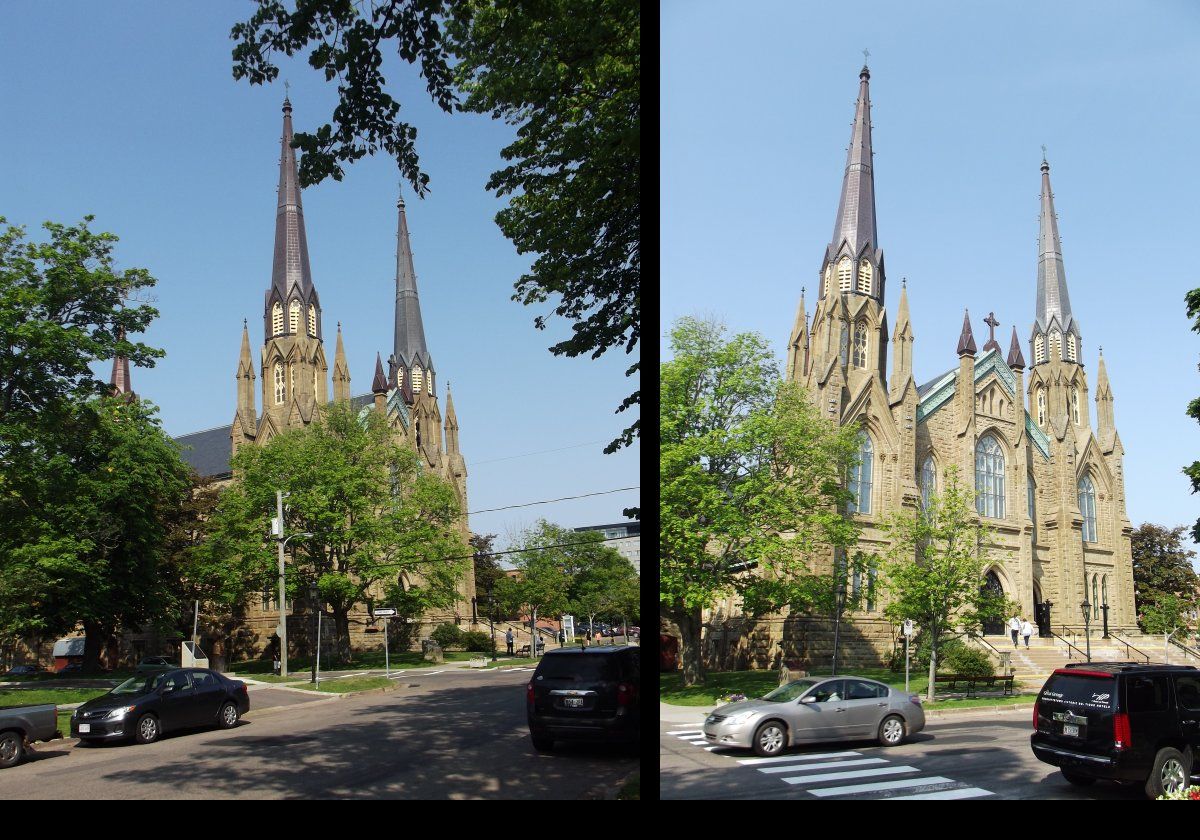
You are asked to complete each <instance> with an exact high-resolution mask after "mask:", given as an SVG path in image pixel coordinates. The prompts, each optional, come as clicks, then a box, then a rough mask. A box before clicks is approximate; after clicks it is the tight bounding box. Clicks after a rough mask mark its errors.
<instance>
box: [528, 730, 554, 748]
mask: <svg viewBox="0 0 1200 840" xmlns="http://www.w3.org/2000/svg"><path fill="white" fill-rule="evenodd" d="M529 740H531V741H533V748H534V749H535V750H537V751H538V752H551V751H552V750H553V749H554V739H553V738H551V737H549V736H547V735H532V734H531V735H530V736H529Z"/></svg>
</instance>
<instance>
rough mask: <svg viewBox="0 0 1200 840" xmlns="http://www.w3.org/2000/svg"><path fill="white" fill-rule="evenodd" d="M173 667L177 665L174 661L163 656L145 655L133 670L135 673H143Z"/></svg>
mask: <svg viewBox="0 0 1200 840" xmlns="http://www.w3.org/2000/svg"><path fill="white" fill-rule="evenodd" d="M175 667H177V666H176V665H175V663H174V662H172V661H171V660H169V659H167V657H165V656H147V657H146V658H145V659H143V660H142V661H141V662H139V663H138V664H137V667H136V668H134V669H133V670H134V673H136V674H145V673H148V672H150V671H162V670H164V669H170V668H175Z"/></svg>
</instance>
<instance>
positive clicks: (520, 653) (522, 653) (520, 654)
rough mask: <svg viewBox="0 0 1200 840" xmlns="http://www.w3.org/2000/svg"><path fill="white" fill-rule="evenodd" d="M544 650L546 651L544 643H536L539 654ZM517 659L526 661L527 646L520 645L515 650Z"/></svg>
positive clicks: (527, 656) (527, 654) (527, 655)
mask: <svg viewBox="0 0 1200 840" xmlns="http://www.w3.org/2000/svg"><path fill="white" fill-rule="evenodd" d="M545 650H546V643H545V642H539V643H538V652H539V653H541V652H543V651H545ZM517 658H518V659H528V658H529V645H521V646H520V647H519V648H517Z"/></svg>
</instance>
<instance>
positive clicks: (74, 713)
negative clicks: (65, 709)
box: [71, 707, 79, 720]
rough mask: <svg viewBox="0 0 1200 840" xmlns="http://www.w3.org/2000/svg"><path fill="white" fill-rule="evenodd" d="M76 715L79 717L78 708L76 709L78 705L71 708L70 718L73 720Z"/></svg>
mask: <svg viewBox="0 0 1200 840" xmlns="http://www.w3.org/2000/svg"><path fill="white" fill-rule="evenodd" d="M77 717H79V709H78V707H76V708H75V709H73V710H72V711H71V720H75V718H77Z"/></svg>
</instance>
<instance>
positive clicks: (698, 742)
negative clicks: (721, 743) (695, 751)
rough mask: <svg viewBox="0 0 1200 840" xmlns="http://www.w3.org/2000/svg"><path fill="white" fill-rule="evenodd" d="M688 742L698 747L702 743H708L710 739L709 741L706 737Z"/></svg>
mask: <svg viewBox="0 0 1200 840" xmlns="http://www.w3.org/2000/svg"><path fill="white" fill-rule="evenodd" d="M688 743H689V744H691V745H693V746H697V747H698V746H700V745H701V744H707V743H708V741H707V740H705V739H704V738H701V739H700V740H699V741H688Z"/></svg>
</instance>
